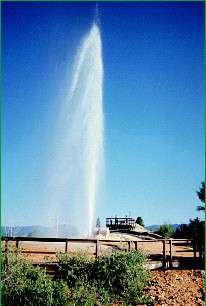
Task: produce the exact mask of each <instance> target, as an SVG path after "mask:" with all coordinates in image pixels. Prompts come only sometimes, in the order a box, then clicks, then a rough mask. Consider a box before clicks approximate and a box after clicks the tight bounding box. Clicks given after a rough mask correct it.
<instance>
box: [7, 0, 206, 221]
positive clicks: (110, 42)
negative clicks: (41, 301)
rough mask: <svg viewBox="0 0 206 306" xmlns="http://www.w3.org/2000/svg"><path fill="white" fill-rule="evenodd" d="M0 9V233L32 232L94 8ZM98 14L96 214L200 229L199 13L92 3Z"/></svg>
mask: <svg viewBox="0 0 206 306" xmlns="http://www.w3.org/2000/svg"><path fill="white" fill-rule="evenodd" d="M2 7H3V9H2V17H3V18H2V27H3V28H2V72H3V103H2V108H3V139H2V153H3V171H2V174H3V175H2V179H3V195H2V212H3V223H5V224H15V225H28V224H38V223H40V222H41V218H40V216H39V213H38V212H39V210H38V199H39V195H40V194H41V192H42V191H43V188H44V186H43V183H44V182H43V177H44V173H45V172H46V171H47V163H48V156H49V142H50V140H51V133H52V131H53V128H54V125H53V122H55V116H56V111H57V109H58V103H59V101H60V100H61V99H62V97H63V96H64V93H65V91H66V89H67V88H68V86H69V82H70V78H71V69H72V64H73V60H74V57H75V54H76V52H77V49H78V47H79V43H80V41H81V40H82V38H83V37H84V35H85V34H86V33H87V32H88V30H89V28H90V26H91V24H92V21H93V16H94V8H95V3H69V2H63V3H59V2H58V3H49V2H45V3H38V4H37V3H28V2H27V3H18V2H13V3H3V4H2ZM99 11H100V21H101V25H100V27H101V35H102V45H103V63H104V117H105V118H104V120H105V161H106V162H105V165H106V173H105V187H104V193H103V194H102V199H103V200H102V201H101V205H100V204H99V205H97V212H96V214H97V215H99V216H100V218H101V220H102V223H104V218H106V217H110V216H115V215H118V216H125V215H126V214H127V215H129V214H130V215H131V216H134V217H136V216H142V217H143V219H144V220H145V223H146V224H147V225H149V224H161V223H164V222H171V223H181V222H187V221H188V220H189V218H194V217H196V216H198V217H201V212H197V211H196V206H197V205H199V204H200V203H199V201H198V199H197V196H196V190H197V189H198V187H199V185H200V182H201V180H202V179H203V177H204V173H203V142H204V140H203V139H204V138H203V99H204V95H203V94H204V92H203V87H204V78H203V73H204V66H203V65H204V6H203V3H200V2H199V3H198V2H196V3H195V2H194V3H192V2H188V3H187V2H183V3H181V2H178V3H176V2H167V3H162V2H161V3H158V2H157V3H156V2H152V3H140V2H138V3H99ZM65 213H66V212H65Z"/></svg>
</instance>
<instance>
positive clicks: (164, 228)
mask: <svg viewBox="0 0 206 306" xmlns="http://www.w3.org/2000/svg"><path fill="white" fill-rule="evenodd" d="M155 233H156V234H159V235H161V236H163V237H165V238H170V237H172V235H173V233H174V230H173V227H172V225H171V224H163V225H161V226H160V227H159V229H158V230H156V231H155Z"/></svg>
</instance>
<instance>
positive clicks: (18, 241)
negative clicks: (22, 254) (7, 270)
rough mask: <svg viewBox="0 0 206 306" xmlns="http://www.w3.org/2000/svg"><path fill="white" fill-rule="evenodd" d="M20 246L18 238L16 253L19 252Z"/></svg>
mask: <svg viewBox="0 0 206 306" xmlns="http://www.w3.org/2000/svg"><path fill="white" fill-rule="evenodd" d="M18 248H19V240H16V253H18Z"/></svg>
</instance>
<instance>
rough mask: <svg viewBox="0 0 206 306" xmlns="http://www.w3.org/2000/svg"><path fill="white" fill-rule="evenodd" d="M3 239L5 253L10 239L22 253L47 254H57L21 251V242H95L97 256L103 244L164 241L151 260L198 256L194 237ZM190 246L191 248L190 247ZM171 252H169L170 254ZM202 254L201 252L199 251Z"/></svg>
mask: <svg viewBox="0 0 206 306" xmlns="http://www.w3.org/2000/svg"><path fill="white" fill-rule="evenodd" d="M1 240H2V241H4V242H5V246H4V249H3V250H2V252H3V253H6V254H7V253H8V252H9V241H13V242H15V245H16V250H19V251H20V252H22V253H39V254H42V253H45V254H55V253H56V252H50V251H45V252H41V251H35V252H34V251H31V250H27V251H25V250H24V251H21V250H20V248H19V247H20V242H28V241H29V242H47V243H51V242H52V243H55V242H61V243H64V244H65V246H64V252H65V253H67V252H68V245H69V244H70V243H71V244H73V243H86V244H91V243H92V244H94V245H95V253H94V254H93V255H95V257H98V256H99V255H100V248H101V246H102V245H107V246H118V245H115V244H116V243H118V244H120V248H121V247H122V245H123V244H124V245H126V248H125V249H126V250H127V251H129V252H130V251H131V250H138V248H139V245H140V244H142V243H143V244H144V243H152V244H155V243H158V242H159V243H162V251H161V253H160V254H156V255H154V254H153V255H152V254H149V259H151V260H161V261H162V263H163V267H166V266H167V263H169V266H172V261H173V259H175V258H176V257H177V256H174V254H175V253H176V252H192V253H193V257H194V258H196V257H197V250H196V247H195V243H194V242H193V240H192V239H156V240H132V241H131V240H130V241H128V240H107V239H103V240H98V239H72V238H69V239H68V238H43V237H39V238H38V237H5V236H3V237H1ZM178 244H179V245H180V244H181V245H185V246H188V250H183V251H181V250H179V251H177V250H174V247H175V246H177V245H178ZM168 246H169V250H166V247H168ZM189 246H190V248H189ZM168 253H169V254H168ZM199 256H200V253H199ZM201 256H202V255H201Z"/></svg>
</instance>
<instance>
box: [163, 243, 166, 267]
mask: <svg viewBox="0 0 206 306" xmlns="http://www.w3.org/2000/svg"><path fill="white" fill-rule="evenodd" d="M162 242H163V267H164V268H166V239H164V240H162Z"/></svg>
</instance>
